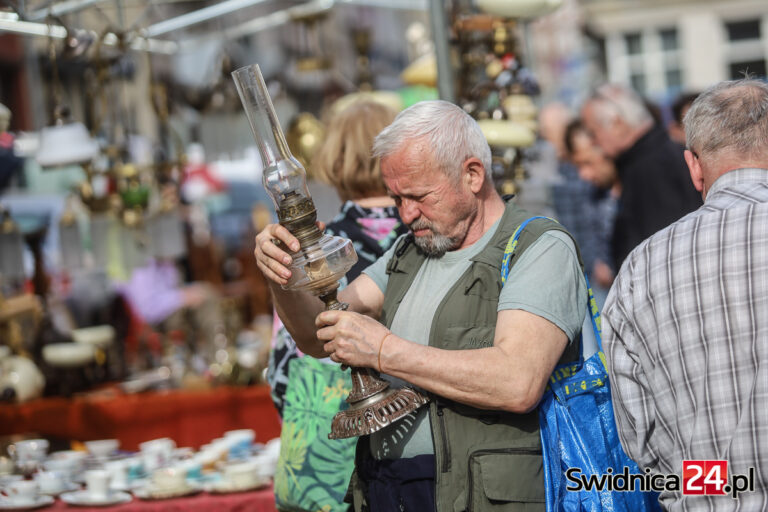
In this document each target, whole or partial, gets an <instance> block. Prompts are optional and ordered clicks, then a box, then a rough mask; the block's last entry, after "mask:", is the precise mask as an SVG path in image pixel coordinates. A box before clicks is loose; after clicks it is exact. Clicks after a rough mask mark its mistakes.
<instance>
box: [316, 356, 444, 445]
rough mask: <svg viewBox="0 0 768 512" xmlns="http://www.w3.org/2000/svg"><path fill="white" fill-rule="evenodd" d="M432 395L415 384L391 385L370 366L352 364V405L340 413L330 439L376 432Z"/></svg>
mask: <svg viewBox="0 0 768 512" xmlns="http://www.w3.org/2000/svg"><path fill="white" fill-rule="evenodd" d="M428 401H429V399H428V398H427V397H426V396H424V395H422V394H421V393H419V392H418V391H416V390H414V389H411V388H402V389H391V388H390V387H389V383H388V382H387V381H385V380H383V379H381V378H380V377H378V376H377V375H376V373H375V372H374V371H373V370H371V369H369V368H352V392H351V393H350V394H349V397H348V398H347V403H349V404H350V407H349V409H347V410H346V411H341V412H339V413H336V416H334V417H333V423H331V433H330V434H328V439H346V438H348V437H358V436H364V435H368V434H373V433H374V432H377V431H379V430H381V429H383V428H384V427H386V426H387V425H391V424H392V423H394V422H396V421H397V420H399V419H401V418H402V417H403V416H406V415H408V414H410V413H412V412H413V411H415V410H416V409H418V408H419V407H421V406H422V405H424V404H426V403H427V402H428Z"/></svg>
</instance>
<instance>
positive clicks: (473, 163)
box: [461, 157, 485, 194]
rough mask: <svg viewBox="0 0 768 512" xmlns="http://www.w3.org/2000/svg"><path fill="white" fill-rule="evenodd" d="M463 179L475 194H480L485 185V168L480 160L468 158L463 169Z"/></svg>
mask: <svg viewBox="0 0 768 512" xmlns="http://www.w3.org/2000/svg"><path fill="white" fill-rule="evenodd" d="M461 179H462V180H466V183H468V184H469V188H470V190H471V191H472V193H473V194H477V193H478V192H480V189H482V188H483V184H484V183H485V166H484V165H483V162H481V161H480V159H479V158H475V157H472V158H467V159H466V160H465V161H464V164H463V165H462V168H461Z"/></svg>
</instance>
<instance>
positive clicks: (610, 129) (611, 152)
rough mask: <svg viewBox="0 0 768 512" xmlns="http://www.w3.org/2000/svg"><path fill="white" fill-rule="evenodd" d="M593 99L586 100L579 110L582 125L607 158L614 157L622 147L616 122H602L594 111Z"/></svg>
mask: <svg viewBox="0 0 768 512" xmlns="http://www.w3.org/2000/svg"><path fill="white" fill-rule="evenodd" d="M595 110H596V108H595V100H592V101H589V102H587V104H586V105H584V108H583V109H582V111H581V119H582V122H583V123H584V127H585V128H586V129H587V131H588V132H589V133H590V134H591V135H592V137H594V140H595V143H597V145H598V146H599V147H600V149H601V150H602V151H603V154H605V156H607V157H609V158H615V157H616V156H618V155H619V153H620V152H621V150H622V149H623V146H622V140H621V138H620V137H619V135H620V131H619V130H618V129H617V127H616V126H615V124H616V123H608V124H605V123H603V122H602V121H601V120H600V119H599V118H598V116H597V113H596V112H595Z"/></svg>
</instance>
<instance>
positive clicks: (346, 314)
mask: <svg viewBox="0 0 768 512" xmlns="http://www.w3.org/2000/svg"><path fill="white" fill-rule="evenodd" d="M315 325H316V326H317V327H318V331H317V339H318V340H320V341H322V342H325V345H324V346H323V348H324V350H325V352H326V353H327V354H329V355H330V357H331V360H333V361H336V362H337V363H342V364H346V365H348V366H367V367H370V368H374V369H377V370H378V369H379V368H378V356H379V347H380V346H381V342H382V341H383V339H384V337H385V336H386V335H387V334H389V329H387V328H386V327H384V326H383V325H381V324H380V323H379V322H377V321H376V320H374V319H372V318H370V317H367V316H365V315H361V314H359V313H353V312H351V311H323V312H322V313H320V314H319V315H317V318H316V319H315Z"/></svg>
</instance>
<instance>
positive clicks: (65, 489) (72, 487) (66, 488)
mask: <svg viewBox="0 0 768 512" xmlns="http://www.w3.org/2000/svg"><path fill="white" fill-rule="evenodd" d="M79 489H80V486H79V485H78V484H76V483H74V482H69V483H67V484H65V485H64V487H62V488H61V489H59V490H58V491H55V492H50V491H43V490H42V489H41V490H40V494H45V495H46V496H58V495H59V494H62V493H65V492H72V491H77V490H79Z"/></svg>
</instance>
